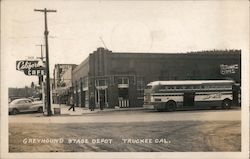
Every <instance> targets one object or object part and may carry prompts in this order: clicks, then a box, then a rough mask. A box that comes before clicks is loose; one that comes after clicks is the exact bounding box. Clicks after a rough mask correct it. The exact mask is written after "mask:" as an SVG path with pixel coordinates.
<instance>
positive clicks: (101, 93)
mask: <svg viewBox="0 0 250 159" xmlns="http://www.w3.org/2000/svg"><path fill="white" fill-rule="evenodd" d="M96 103H97V105H96V106H98V107H99V108H100V109H104V108H106V107H107V106H108V101H107V89H98V90H97V91H96Z"/></svg>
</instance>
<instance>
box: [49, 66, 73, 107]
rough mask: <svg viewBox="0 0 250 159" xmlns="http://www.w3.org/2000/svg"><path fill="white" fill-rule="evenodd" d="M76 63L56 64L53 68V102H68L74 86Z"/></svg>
mask: <svg viewBox="0 0 250 159" xmlns="http://www.w3.org/2000/svg"><path fill="white" fill-rule="evenodd" d="M76 66H77V65H76V64H56V65H55V67H54V70H53V85H52V90H53V91H52V93H53V96H52V98H53V103H59V99H60V103H64V104H66V103H67V102H68V96H69V94H70V89H71V87H72V79H71V78H72V71H73V69H74V68H76Z"/></svg>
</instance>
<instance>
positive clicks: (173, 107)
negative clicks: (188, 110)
mask: <svg viewBox="0 0 250 159" xmlns="http://www.w3.org/2000/svg"><path fill="white" fill-rule="evenodd" d="M166 110H167V111H168V112H174V111H175V110H176V103H175V102H174V101H168V102H167V103H166Z"/></svg>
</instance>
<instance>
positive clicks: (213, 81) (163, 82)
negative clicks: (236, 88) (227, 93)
mask: <svg viewBox="0 0 250 159" xmlns="http://www.w3.org/2000/svg"><path fill="white" fill-rule="evenodd" d="M232 83H234V81H233V80H182V81H153V82H150V83H149V84H148V86H154V85H201V84H232Z"/></svg>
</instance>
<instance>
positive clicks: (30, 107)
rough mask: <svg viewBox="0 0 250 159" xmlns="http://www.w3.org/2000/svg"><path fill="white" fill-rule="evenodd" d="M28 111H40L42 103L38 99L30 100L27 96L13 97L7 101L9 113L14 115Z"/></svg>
mask: <svg viewBox="0 0 250 159" xmlns="http://www.w3.org/2000/svg"><path fill="white" fill-rule="evenodd" d="M28 111H36V112H39V113H42V112H43V103H42V102H38V101H36V102H32V100H31V99H28V98H21V99H15V100H13V101H12V102H10V103H9V113H10V114H13V115H15V114H17V113H19V112H28Z"/></svg>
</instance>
